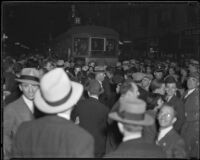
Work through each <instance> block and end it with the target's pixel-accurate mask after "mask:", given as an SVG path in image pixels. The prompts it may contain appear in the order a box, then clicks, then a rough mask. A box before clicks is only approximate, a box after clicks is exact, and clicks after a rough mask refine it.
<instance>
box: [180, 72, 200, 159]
mask: <svg viewBox="0 0 200 160" xmlns="http://www.w3.org/2000/svg"><path fill="white" fill-rule="evenodd" d="M187 86H188V91H187V92H186V94H185V95H184V96H183V102H184V107H185V117H186V119H185V122H184V124H183V127H182V130H181V136H182V137H183V139H184V140H185V142H186V146H187V151H188V154H189V157H190V158H197V159H198V158H199V73H197V72H195V73H191V74H190V75H189V77H188V80H187Z"/></svg>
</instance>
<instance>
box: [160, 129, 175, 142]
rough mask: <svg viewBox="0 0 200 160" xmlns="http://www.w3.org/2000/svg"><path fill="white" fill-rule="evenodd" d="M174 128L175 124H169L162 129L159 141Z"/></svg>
mask: <svg viewBox="0 0 200 160" xmlns="http://www.w3.org/2000/svg"><path fill="white" fill-rule="evenodd" d="M172 128H173V126H169V127H167V128H163V129H160V132H159V134H158V141H159V140H161V139H162V138H163V137H164V136H165V135H166V134H167V133H168V132H169V131H170V130H171V129H172Z"/></svg>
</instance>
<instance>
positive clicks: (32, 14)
mask: <svg viewBox="0 0 200 160" xmlns="http://www.w3.org/2000/svg"><path fill="white" fill-rule="evenodd" d="M72 5H75V16H76V17H80V18H81V24H82V25H88V24H90V25H99V26H105V27H110V28H112V29H114V30H116V31H117V32H119V34H120V40H121V41H125V40H131V41H132V43H131V44H129V45H127V52H128V51H130V49H129V48H134V49H137V50H142V49H145V50H146V49H147V48H148V47H151V46H153V47H155V48H159V49H160V50H162V51H164V52H167V53H171V52H173V53H178V52H184V53H187V54H197V55H198V54H199V38H198V37H199V32H200V31H199V28H200V26H199V24H200V23H199V22H200V19H199V15H200V8H199V6H200V5H199V3H198V2H179V3H178V2H176V3H175V2H171V3H169V2H156V1H155V2H140V3H139V2H136V3H135V2H112V3H111V2H3V3H2V24H3V25H2V31H3V32H2V34H3V33H5V34H6V35H7V36H8V38H7V39H6V40H5V41H3V42H4V44H6V46H7V48H14V47H13V44H14V43H15V42H20V43H21V44H25V45H26V46H28V47H29V48H30V49H29V50H31V51H32V50H33V51H36V50H42V49H43V48H44V47H45V46H46V45H47V44H48V43H49V41H50V40H52V39H54V38H55V37H57V36H58V35H60V34H62V33H64V32H66V31H67V30H68V29H69V28H70V27H72V26H73V22H74V19H73V12H72ZM8 46H9V47H8ZM15 50H16V48H15Z"/></svg>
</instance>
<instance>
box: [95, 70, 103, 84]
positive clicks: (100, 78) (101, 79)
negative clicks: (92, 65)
mask: <svg viewBox="0 0 200 160" xmlns="http://www.w3.org/2000/svg"><path fill="white" fill-rule="evenodd" d="M104 78H105V74H104V73H103V72H101V73H97V74H96V79H97V80H99V81H101V82H102V81H103V80H104Z"/></svg>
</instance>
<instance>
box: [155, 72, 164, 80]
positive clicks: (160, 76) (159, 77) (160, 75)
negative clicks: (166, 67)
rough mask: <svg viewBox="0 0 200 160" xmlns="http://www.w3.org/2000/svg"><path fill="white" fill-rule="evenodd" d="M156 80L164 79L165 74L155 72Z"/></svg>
mask: <svg viewBox="0 0 200 160" xmlns="http://www.w3.org/2000/svg"><path fill="white" fill-rule="evenodd" d="M154 75H155V78H156V79H162V77H163V73H162V72H155V74H154Z"/></svg>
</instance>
